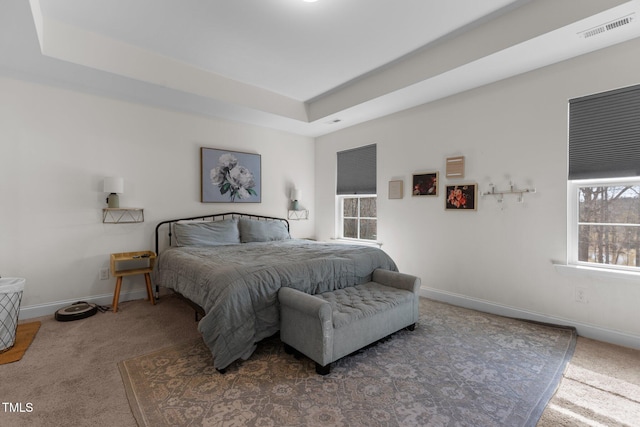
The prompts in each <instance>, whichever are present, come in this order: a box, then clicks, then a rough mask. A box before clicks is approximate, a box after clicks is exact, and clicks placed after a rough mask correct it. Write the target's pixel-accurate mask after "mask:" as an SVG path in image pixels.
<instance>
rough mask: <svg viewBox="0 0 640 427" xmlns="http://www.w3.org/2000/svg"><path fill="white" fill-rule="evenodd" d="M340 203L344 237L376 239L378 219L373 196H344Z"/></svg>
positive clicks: (342, 235) (342, 234)
mask: <svg viewBox="0 0 640 427" xmlns="http://www.w3.org/2000/svg"><path fill="white" fill-rule="evenodd" d="M340 199H341V202H342V203H341V204H342V209H341V210H342V221H341V225H342V233H341V234H340V237H342V238H345V239H361V240H376V239H377V237H378V235H377V233H378V219H377V212H376V197H375V196H344V197H340Z"/></svg>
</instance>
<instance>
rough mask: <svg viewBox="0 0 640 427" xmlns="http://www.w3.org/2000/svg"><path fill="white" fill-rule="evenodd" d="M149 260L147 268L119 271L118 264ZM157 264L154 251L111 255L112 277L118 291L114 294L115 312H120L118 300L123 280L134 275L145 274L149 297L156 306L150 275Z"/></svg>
mask: <svg viewBox="0 0 640 427" xmlns="http://www.w3.org/2000/svg"><path fill="white" fill-rule="evenodd" d="M145 260H147V261H148V263H147V266H146V267H138V268H131V269H128V270H126V269H124V270H118V269H117V267H118V265H117V263H124V262H129V261H138V262H139V261H145ZM155 263H156V253H155V252H152V251H138V252H122V253H117V254H111V275H112V276H114V277H116V278H117V279H116V289H115V291H114V293H113V312H114V313H116V312H117V311H118V300H119V299H120V288H121V287H122V278H123V277H124V276H132V275H134V274H144V280H145V282H146V283H147V296H148V297H149V300H150V301H151V304H153V305H155V304H156V300H155V298H154V297H153V291H152V288H151V276H150V275H149V273H151V271H152V270H153V266H154V264H155Z"/></svg>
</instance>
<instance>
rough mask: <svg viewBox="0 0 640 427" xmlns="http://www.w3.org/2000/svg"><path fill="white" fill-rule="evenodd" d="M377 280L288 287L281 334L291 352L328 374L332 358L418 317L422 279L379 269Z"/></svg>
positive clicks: (282, 302) (408, 324)
mask: <svg viewBox="0 0 640 427" xmlns="http://www.w3.org/2000/svg"><path fill="white" fill-rule="evenodd" d="M371 280H372V281H371V282H368V283H364V284H362V285H357V286H353V287H347V288H344V289H338V290H335V291H331V292H325V293H322V294H318V295H309V294H306V293H304V292H300V291H298V290H296V289H293V288H286V287H283V288H281V289H280V290H279V292H278V299H279V301H280V339H281V340H282V342H283V343H284V344H285V349H286V350H287V352H289V353H290V352H292V351H294V350H295V351H298V352H300V353H302V354H304V355H306V356H307V357H309V358H310V359H312V360H313V361H314V362H316V372H318V373H319V374H321V375H326V374H328V373H329V372H330V370H331V363H332V362H335V361H336V360H338V359H340V358H341V357H344V356H346V355H348V354H351V353H353V352H354V351H356V350H359V349H361V348H363V347H365V346H367V345H369V344H372V343H374V342H376V341H378V340H380V339H382V338H384V337H386V336H387V335H390V334H392V333H394V332H396V331H399V330H400V329H403V328H409V329H410V330H413V328H414V326H415V323H416V322H417V321H418V314H419V313H418V305H419V301H418V290H419V288H420V279H419V278H418V277H415V276H411V275H408V274H403V273H398V272H395V271H389V270H382V269H377V270H375V271H374V272H373V275H372V279H371Z"/></svg>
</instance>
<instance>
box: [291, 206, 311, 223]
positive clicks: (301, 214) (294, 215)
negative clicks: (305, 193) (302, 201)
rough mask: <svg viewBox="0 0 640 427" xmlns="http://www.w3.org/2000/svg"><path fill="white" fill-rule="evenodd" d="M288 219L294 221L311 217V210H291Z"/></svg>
mask: <svg viewBox="0 0 640 427" xmlns="http://www.w3.org/2000/svg"><path fill="white" fill-rule="evenodd" d="M287 218H288V219H290V220H292V221H299V220H302V219H309V211H308V210H307V209H301V210H297V211H294V210H289V214H288V216H287Z"/></svg>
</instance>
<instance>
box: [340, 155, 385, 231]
mask: <svg viewBox="0 0 640 427" xmlns="http://www.w3.org/2000/svg"><path fill="white" fill-rule="evenodd" d="M337 154H338V155H337V162H338V163H337V169H338V176H337V187H336V195H337V201H338V204H339V212H340V214H339V216H338V218H337V227H336V228H337V230H338V236H339V237H340V238H343V239H356V240H373V241H375V240H376V239H377V235H378V234H377V233H378V231H377V230H378V218H377V196H376V191H377V188H376V180H377V173H376V145H375V144H372V145H366V146H364V147H358V148H354V149H351V150H346V151H340V152H338V153H337Z"/></svg>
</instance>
